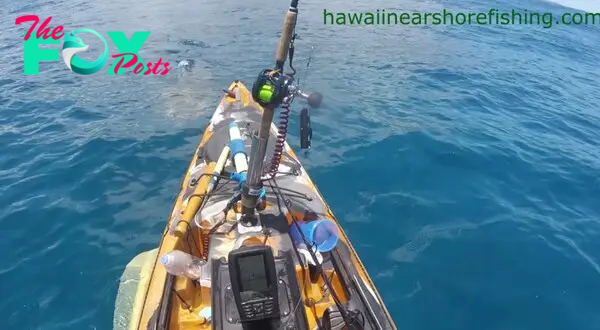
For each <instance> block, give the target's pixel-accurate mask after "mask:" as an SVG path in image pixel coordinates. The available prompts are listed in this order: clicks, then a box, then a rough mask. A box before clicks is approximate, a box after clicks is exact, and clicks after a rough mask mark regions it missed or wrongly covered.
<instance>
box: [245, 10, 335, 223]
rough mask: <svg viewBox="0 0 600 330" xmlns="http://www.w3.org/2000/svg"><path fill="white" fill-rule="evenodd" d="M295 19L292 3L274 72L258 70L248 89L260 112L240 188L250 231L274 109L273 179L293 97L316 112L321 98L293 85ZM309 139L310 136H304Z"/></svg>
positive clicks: (276, 55) (260, 191)
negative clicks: (277, 118) (286, 71)
mask: <svg viewBox="0 0 600 330" xmlns="http://www.w3.org/2000/svg"><path fill="white" fill-rule="evenodd" d="M297 18H298V0H292V2H291V3H290V7H289V9H288V11H287V13H286V15H285V20H284V22H283V31H282V33H281V37H280V39H279V44H278V45H277V51H276V53H275V67H274V69H264V70H262V71H261V72H260V73H259V75H258V77H257V78H256V80H255V82H254V85H253V86H252V97H253V98H254V100H255V101H256V102H257V103H258V104H260V105H261V106H262V108H263V113H262V119H261V122H260V128H259V131H258V137H257V138H256V139H253V141H252V148H251V154H250V164H249V166H248V174H247V176H246V180H245V182H244V183H243V184H242V200H241V204H242V210H241V211H242V218H241V219H240V220H241V221H240V222H241V224H242V225H244V226H246V227H253V226H256V225H257V224H258V218H257V217H256V214H255V211H256V210H257V207H260V204H261V203H259V201H260V196H261V193H262V192H263V191H264V190H263V180H262V176H263V174H264V173H265V171H264V168H263V167H264V158H265V154H266V151H267V142H268V141H269V133H270V129H271V124H272V122H273V117H274V115H275V109H276V108H278V107H280V106H281V107H282V109H283V110H282V114H281V121H280V125H279V130H278V136H277V140H276V142H275V151H274V156H273V159H272V160H271V167H270V168H269V173H270V174H271V176H273V177H274V176H275V175H276V173H277V170H278V167H279V162H280V161H281V157H282V156H283V150H284V146H285V137H286V134H287V123H288V117H289V113H290V111H291V110H290V106H291V103H292V102H293V100H294V99H295V98H296V97H299V98H302V99H305V100H307V101H308V104H309V106H310V107H313V108H317V107H319V105H320V104H321V101H322V99H323V96H322V95H321V94H320V93H310V94H309V93H306V92H304V91H302V90H301V89H300V88H299V86H298V85H297V84H296V83H295V82H294V73H295V71H296V70H295V69H294V67H293V64H292V62H293V58H294V40H295V38H296V33H295V30H296V20H297ZM288 56H289V64H290V68H291V69H292V71H293V72H292V73H291V74H284V72H283V71H284V70H283V68H284V64H285V61H286V59H287V58H288ZM308 138H310V135H308Z"/></svg>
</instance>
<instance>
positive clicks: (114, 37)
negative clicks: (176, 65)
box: [15, 15, 171, 75]
mask: <svg viewBox="0 0 600 330" xmlns="http://www.w3.org/2000/svg"><path fill="white" fill-rule="evenodd" d="M50 20H52V17H48V18H47V19H46V20H45V21H44V22H43V23H42V24H41V25H40V26H39V28H38V29H37V32H36V34H35V35H34V36H33V37H32V36H31V33H32V32H33V31H34V30H35V27H36V26H37V24H38V23H39V18H38V17H37V16H35V15H25V16H21V17H19V18H17V19H16V21H15V24H16V25H21V23H24V22H33V24H32V25H31V27H30V28H29V30H27V32H26V33H25V38H24V40H25V41H24V47H23V63H24V73H25V74H27V75H37V74H39V62H40V61H58V60H59V50H58V49H49V48H41V49H40V47H39V46H40V45H41V44H60V40H61V39H64V42H63V46H62V57H63V60H64V62H65V64H66V65H67V67H68V68H69V69H70V70H71V71H73V72H75V73H79V74H83V75H90V74H92V73H96V72H98V71H100V70H101V69H102V68H103V67H104V65H106V62H108V56H109V53H108V44H107V43H106V40H105V39H104V37H103V36H102V35H101V34H100V33H98V32H96V31H94V30H91V29H79V30H76V31H73V32H71V33H64V32H62V31H63V27H62V26H57V27H55V28H54V29H53V30H52V33H50V28H48V27H46V26H47V25H48V23H50ZM80 33H91V34H93V35H95V36H96V37H98V38H100V40H101V41H102V44H103V46H104V49H103V51H102V53H101V54H100V56H99V57H98V58H97V59H95V60H93V61H91V62H89V61H85V60H83V59H81V58H79V57H78V56H77V55H76V54H77V53H79V52H82V51H86V50H88V49H89V45H86V44H85V43H84V42H83V40H82V39H81V37H80V36H78V34H80ZM107 34H108V36H109V37H110V39H111V41H112V42H113V44H114V45H115V46H116V47H117V49H118V50H119V54H116V55H112V57H113V58H115V59H119V60H118V61H114V63H113V64H112V67H111V68H110V70H108V72H107V73H106V74H108V75H112V74H122V73H123V71H125V69H126V68H133V73H135V74H143V75H149V74H160V75H165V74H167V73H168V72H169V71H170V70H171V67H169V62H164V63H163V62H162V58H159V59H158V61H156V62H155V63H154V64H153V63H151V62H148V63H145V62H144V61H143V60H142V58H141V57H140V56H139V54H138V51H139V50H140V48H142V45H143V44H144V42H145V41H146V39H147V38H148V36H149V35H150V32H149V31H136V32H134V33H133V36H132V37H131V39H127V37H126V36H125V33H124V32H122V31H109V32H107ZM126 58H127V62H125V60H126ZM124 62H125V63H124ZM123 63H124V64H123Z"/></svg>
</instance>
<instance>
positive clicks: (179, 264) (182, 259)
mask: <svg viewBox="0 0 600 330" xmlns="http://www.w3.org/2000/svg"><path fill="white" fill-rule="evenodd" d="M160 262H161V263H162V264H163V265H164V266H165V268H166V269H167V272H168V273H169V274H172V275H175V276H186V277H188V278H190V279H192V280H197V279H199V278H200V277H201V276H202V266H204V264H206V262H205V261H204V260H202V259H200V258H197V257H195V256H193V255H191V254H188V253H185V252H183V251H179V250H173V251H171V252H169V253H167V254H165V255H163V256H162V257H160Z"/></svg>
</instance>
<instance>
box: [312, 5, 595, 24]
mask: <svg viewBox="0 0 600 330" xmlns="http://www.w3.org/2000/svg"><path fill="white" fill-rule="evenodd" d="M323 24H324V25H533V26H541V27H543V28H551V27H553V26H555V25H600V13H589V12H566V13H561V14H559V15H557V14H554V13H548V12H546V13H540V12H531V11H527V10H515V9H513V10H510V11H501V10H498V9H490V10H489V11H487V12H453V11H449V10H446V9H444V10H442V11H438V12H402V11H393V10H386V9H377V10H376V11H367V12H335V11H329V10H327V9H323Z"/></svg>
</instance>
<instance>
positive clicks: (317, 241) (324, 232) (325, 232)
mask: <svg viewBox="0 0 600 330" xmlns="http://www.w3.org/2000/svg"><path fill="white" fill-rule="evenodd" d="M298 225H299V226H300V230H301V231H302V233H303V234H304V237H306V240H307V241H308V243H309V244H311V245H313V246H316V248H317V251H319V252H329V251H331V250H332V249H333V248H335V246H336V245H337V243H338V240H339V234H338V230H337V226H336V225H335V223H333V222H331V221H329V220H325V219H323V220H315V221H310V222H299V223H298ZM290 236H291V237H292V239H293V240H294V241H296V242H299V243H303V241H302V236H301V235H300V234H299V233H298V229H297V228H296V225H294V224H292V225H291V228H290Z"/></svg>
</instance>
